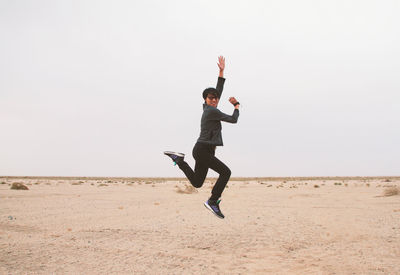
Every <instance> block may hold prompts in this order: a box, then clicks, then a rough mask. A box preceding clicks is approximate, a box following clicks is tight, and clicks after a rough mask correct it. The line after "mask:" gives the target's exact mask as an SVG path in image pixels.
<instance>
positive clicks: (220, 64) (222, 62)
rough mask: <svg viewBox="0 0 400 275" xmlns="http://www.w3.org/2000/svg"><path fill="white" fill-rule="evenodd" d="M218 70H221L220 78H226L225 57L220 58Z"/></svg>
mask: <svg viewBox="0 0 400 275" xmlns="http://www.w3.org/2000/svg"><path fill="white" fill-rule="evenodd" d="M217 65H218V68H219V77H224V70H225V57H223V56H222V55H221V56H218V63H217Z"/></svg>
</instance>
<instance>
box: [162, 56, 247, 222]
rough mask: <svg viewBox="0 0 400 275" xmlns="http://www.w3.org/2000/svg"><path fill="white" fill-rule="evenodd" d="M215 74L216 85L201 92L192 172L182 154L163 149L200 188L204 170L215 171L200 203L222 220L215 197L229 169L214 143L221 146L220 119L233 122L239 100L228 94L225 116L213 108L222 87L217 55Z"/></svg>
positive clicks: (222, 63)
mask: <svg viewBox="0 0 400 275" xmlns="http://www.w3.org/2000/svg"><path fill="white" fill-rule="evenodd" d="M218 67H219V77H218V82H217V87H216V88H207V89H205V90H204V91H203V99H204V103H203V115H202V117H201V125H200V129H201V130H200V137H199V138H198V139H197V142H196V144H195V145H194V147H193V152H192V154H193V158H194V159H195V160H196V164H195V168H194V171H193V170H192V168H190V166H189V165H188V164H187V163H186V162H185V161H184V157H185V155H184V154H183V153H177V152H170V151H166V152H164V154H165V155H167V156H169V157H170V158H171V159H172V160H173V161H174V163H176V164H177V165H178V166H179V168H180V169H181V170H182V171H183V172H184V173H185V175H186V177H187V178H188V179H189V181H190V183H191V184H192V185H193V186H194V187H196V188H200V187H201V186H202V185H203V183H204V180H205V179H206V176H207V172H208V169H209V168H211V169H212V170H214V171H215V172H217V173H218V174H219V177H218V180H217V182H216V183H215V185H214V187H213V189H212V191H211V197H210V198H209V199H208V200H207V201H206V202H205V203H204V206H205V207H206V208H207V209H209V210H210V211H212V212H213V213H214V214H215V215H216V216H217V217H219V218H221V219H223V218H224V217H225V216H224V215H223V214H222V212H221V210H220V208H219V203H220V200H219V198H220V197H221V194H222V192H223V191H224V189H225V186H226V184H227V183H228V180H229V178H230V176H231V170H230V169H229V168H228V166H226V165H225V164H224V163H223V162H222V161H220V160H219V159H218V158H216V157H215V149H216V146H223V142H222V134H221V129H222V126H221V121H225V122H229V123H236V122H237V120H238V117H239V102H238V101H237V100H236V99H235V98H234V97H230V98H229V102H230V103H232V105H233V106H234V110H233V114H232V115H227V114H224V113H223V112H221V111H220V110H219V109H217V106H218V103H219V100H220V98H221V94H222V90H223V88H224V82H225V78H224V69H225V58H224V57H223V56H220V57H218Z"/></svg>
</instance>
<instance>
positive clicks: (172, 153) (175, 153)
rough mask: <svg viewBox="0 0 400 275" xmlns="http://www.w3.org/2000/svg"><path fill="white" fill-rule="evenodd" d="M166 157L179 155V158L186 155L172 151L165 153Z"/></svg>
mask: <svg viewBox="0 0 400 275" xmlns="http://www.w3.org/2000/svg"><path fill="white" fill-rule="evenodd" d="M164 154H165V155H177V156H178V157H185V154H183V153H178V152H172V151H165V152H164Z"/></svg>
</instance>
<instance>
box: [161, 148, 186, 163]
mask: <svg viewBox="0 0 400 275" xmlns="http://www.w3.org/2000/svg"><path fill="white" fill-rule="evenodd" d="M164 154H165V155H167V156H169V157H170V158H171V159H172V160H173V162H174V164H180V163H181V162H182V161H183V159H184V158H185V154H183V153H177V152H171V151H165V152H164Z"/></svg>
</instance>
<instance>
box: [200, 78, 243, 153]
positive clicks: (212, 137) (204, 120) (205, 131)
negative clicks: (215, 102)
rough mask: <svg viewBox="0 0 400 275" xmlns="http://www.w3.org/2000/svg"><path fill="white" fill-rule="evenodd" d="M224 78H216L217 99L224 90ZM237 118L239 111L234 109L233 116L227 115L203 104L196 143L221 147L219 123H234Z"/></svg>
mask: <svg viewBox="0 0 400 275" xmlns="http://www.w3.org/2000/svg"><path fill="white" fill-rule="evenodd" d="M224 83H225V78H222V77H218V83H217V87H216V90H217V92H218V97H221V94H222V91H223V89H224ZM238 117H239V110H237V109H235V110H234V111H233V114H232V115H231V116H230V115H227V114H225V113H223V112H221V111H220V110H218V109H217V108H215V107H212V106H209V105H207V104H205V103H204V104H203V115H202V116H201V125H200V137H199V138H198V139H197V142H200V143H205V144H210V145H214V146H223V145H224V144H223V141H222V133H221V130H222V126H221V121H225V122H229V123H236V122H237V120H238Z"/></svg>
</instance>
